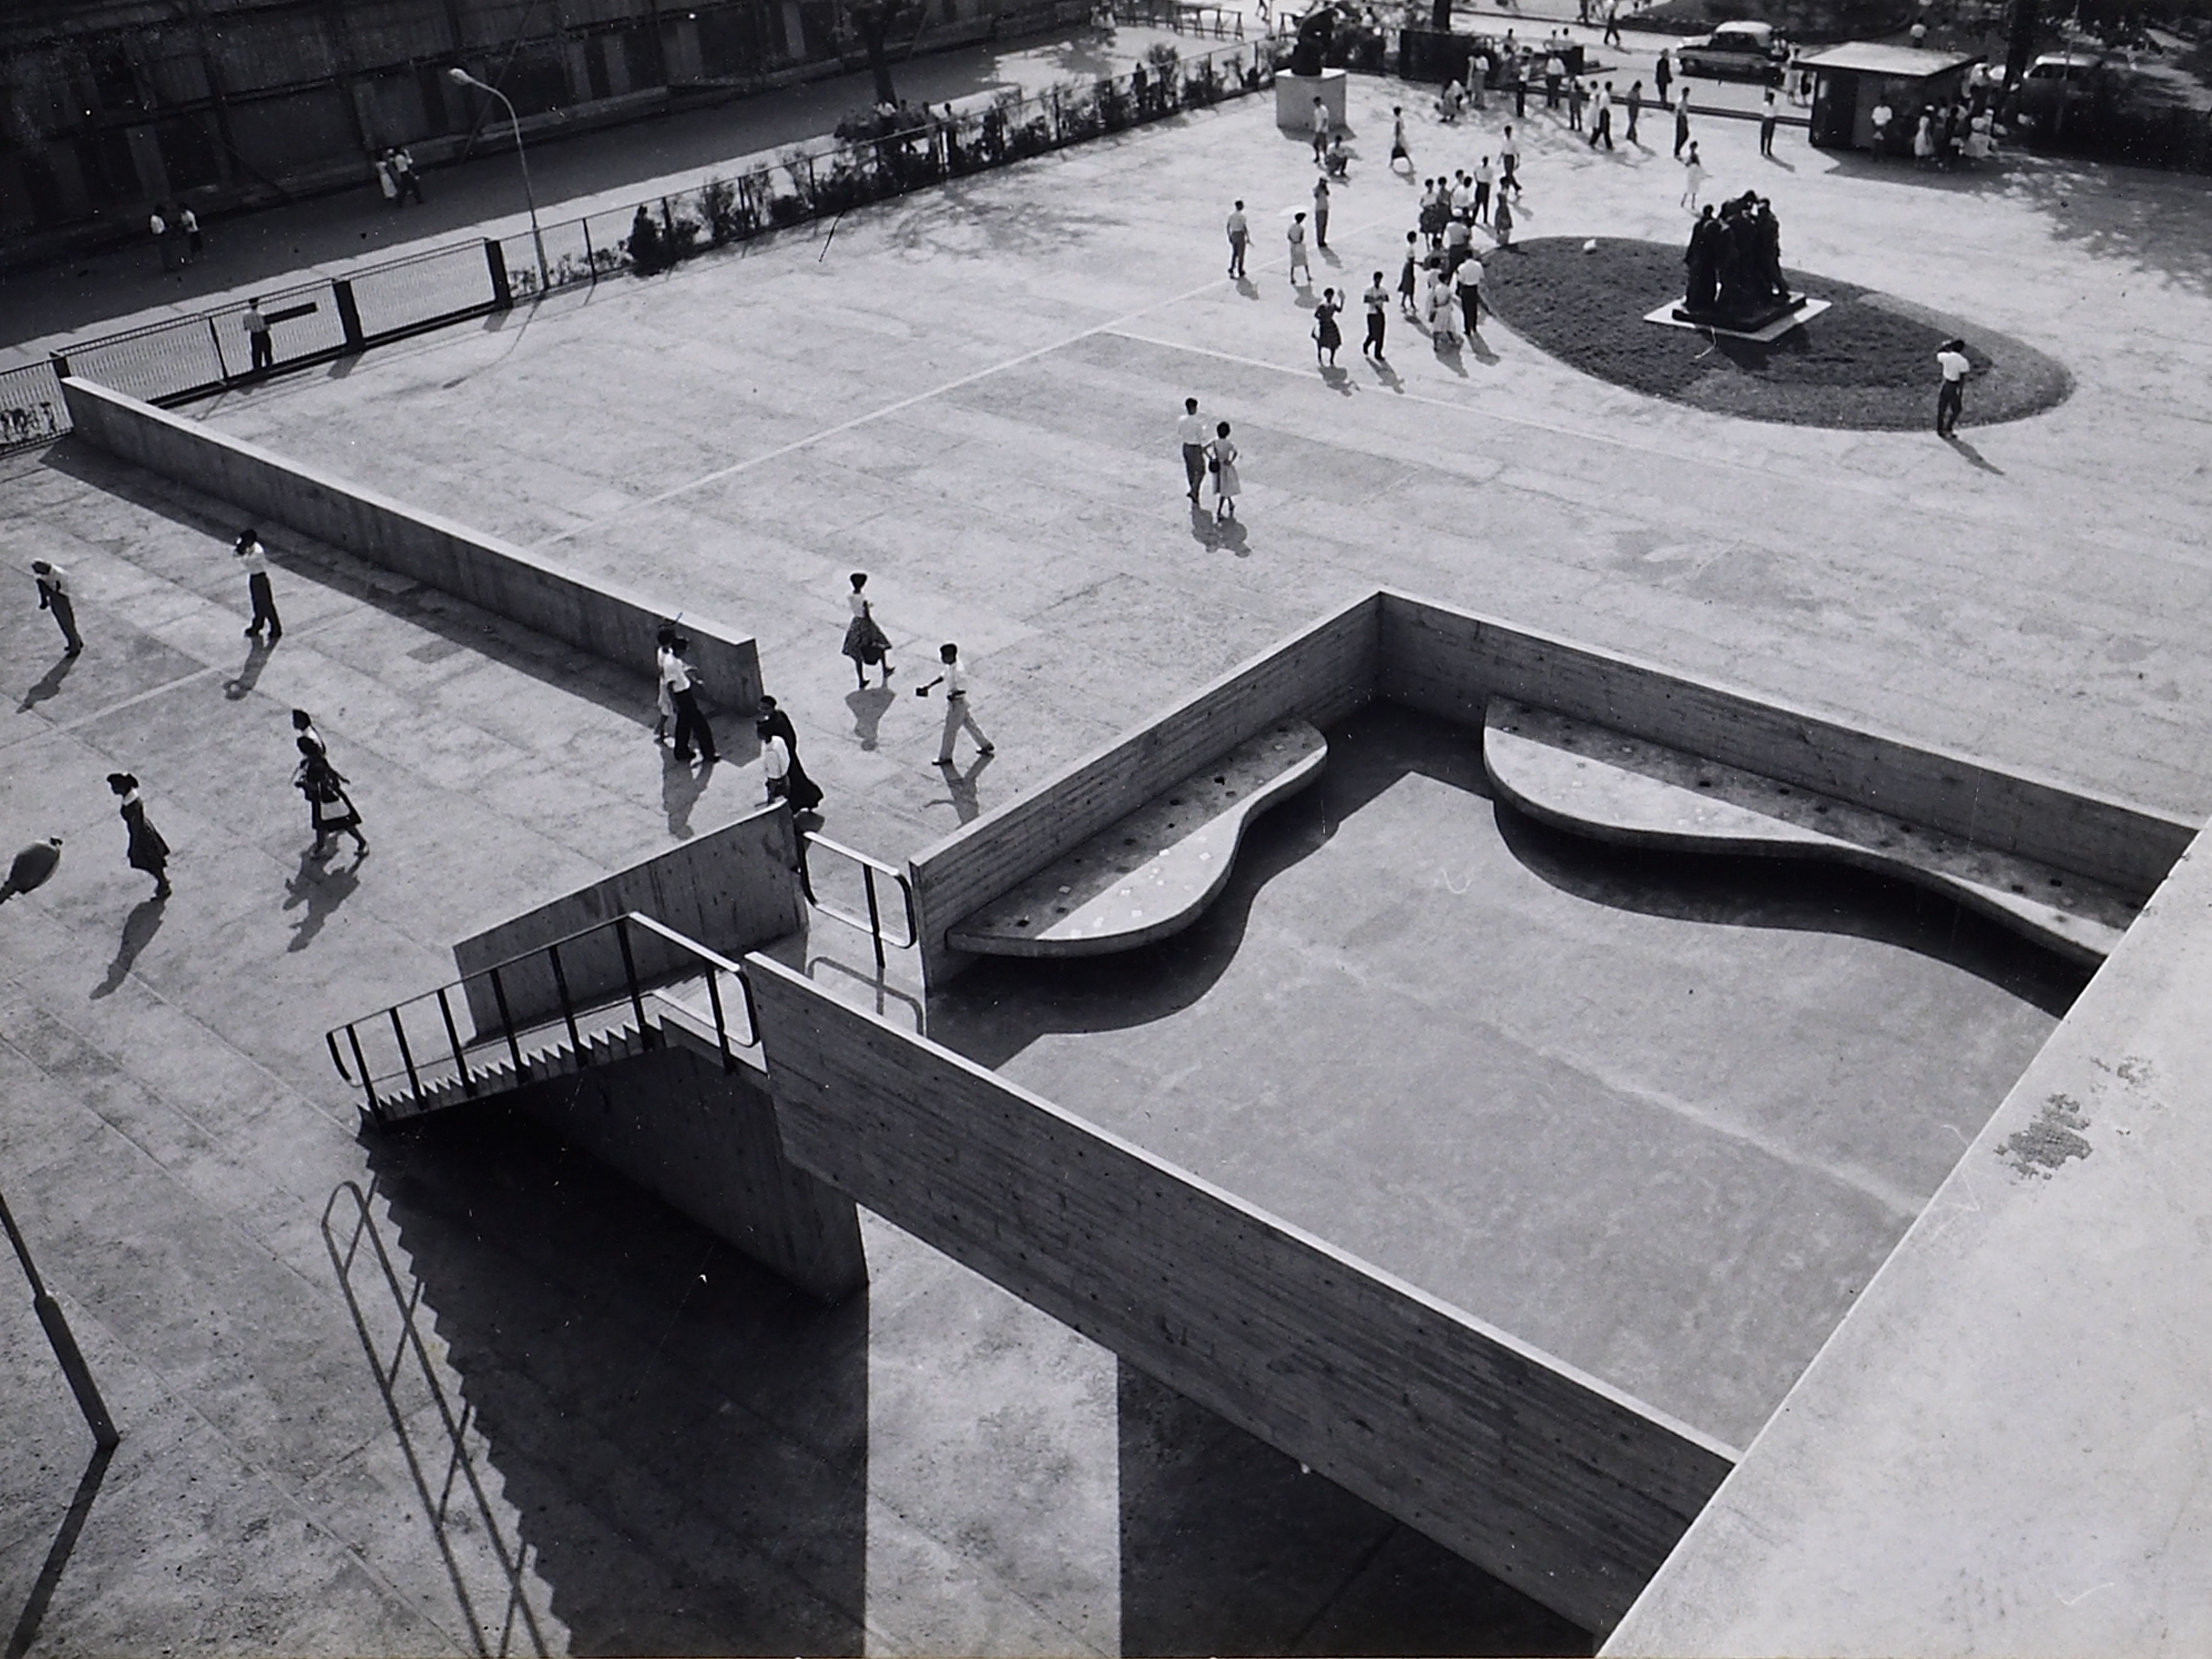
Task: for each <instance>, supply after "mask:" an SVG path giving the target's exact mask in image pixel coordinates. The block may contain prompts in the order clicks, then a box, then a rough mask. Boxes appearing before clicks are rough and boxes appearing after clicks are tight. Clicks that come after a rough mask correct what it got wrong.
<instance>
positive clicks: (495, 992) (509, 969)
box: [323, 849, 843, 1123]
mask: <svg viewBox="0 0 2212 1659" xmlns="http://www.w3.org/2000/svg"><path fill="white" fill-rule="evenodd" d="M840 850H843V849H840ZM640 929H641V930H643V931H644V932H646V933H652V934H653V935H655V936H657V937H658V938H659V939H662V940H664V941H665V943H667V944H668V945H672V946H673V947H675V949H676V950H677V951H678V952H679V953H680V955H681V956H682V957H685V958H688V959H689V960H690V962H691V963H695V964H696V968H697V969H702V970H703V971H704V975H705V978H706V981H707V997H708V1003H709V1004H710V1006H711V1007H712V1010H713V1017H714V1041H715V1045H716V1047H717V1048H719V1049H720V1053H721V1057H722V1069H723V1070H724V1071H734V1070H735V1069H736V1068H737V1063H738V1062H737V1056H736V1054H735V1052H734V1051H735V1049H738V1048H756V1047H757V1046H758V1045H759V1042H760V1026H759V1022H758V1019H757V1014H756V1009H755V1004H754V1001H753V993H752V986H751V983H750V981H748V980H747V979H746V977H745V972H744V968H743V967H742V966H741V965H740V964H739V963H735V962H732V961H731V960H730V958H729V957H725V956H723V955H721V954H720V952H719V951H711V950H708V948H707V947H706V946H705V945H701V944H700V943H698V942H697V941H696V939H687V938H685V937H684V935H683V934H682V933H678V932H677V931H676V930H675V929H674V928H672V927H667V926H665V924H663V923H661V922H659V921H654V920H653V918H652V917H651V916H647V915H640V914H639V913H638V912H636V911H634V910H632V911H625V912H623V914H622V915H617V916H612V917H610V918H609V919H607V920H606V921H599V922H594V923H592V924H591V925H590V926H589V927H580V928H578V929H576V930H575V931H574V932H573V933H567V934H564V935H562V937H561V938H559V939H553V940H550V941H548V942H547V943H546V944H544V945H537V946H534V947H532V949H530V950H528V951H520V952H517V953H516V954H515V955H513V956H511V957H506V958H505V959H503V960H501V961H500V962H496V963H491V964H490V965H489V966H487V967H484V968H479V969H474V970H473V971H471V972H470V973H467V974H464V975H461V976H460V977H459V979H455V980H450V981H447V982H446V983H445V984H443V985H441V986H438V987H435V989H432V990H428V991H425V992H422V993H421V994H418V995H416V996H412V997H408V998H406V999H404V1000H402V1001H399V1002H395V1003H393V1004H392V1005H391V1006H389V1007H386V1008H380V1009H379V1010H377V1011H376V1012H374V1013H372V1014H368V1015H365V1016H363V1017H362V1018H357V1019H352V1020H348V1021H347V1022H345V1023H344V1024H342V1025H336V1026H333V1027H331V1029H330V1030H327V1031H325V1033H324V1034H323V1042H324V1046H325V1048H328V1049H329V1051H330V1056H331V1066H332V1067H333V1068H335V1069H336V1071H337V1074H338V1075H339V1077H341V1078H343V1079H344V1080H345V1081H346V1082H347V1083H348V1084H349V1085H352V1086H355V1087H357V1088H359V1089H360V1090H361V1091H362V1094H363V1096H364V1097H365V1098H366V1101H367V1108H368V1113H369V1115H370V1116H371V1117H372V1118H374V1119H375V1120H376V1121H378V1122H380V1123H382V1122H386V1121H390V1115H389V1113H388V1112H387V1111H386V1106H387V1104H390V1105H397V1104H398V1102H399V1099H400V1098H401V1096H400V1094H399V1087H402V1086H404V1090H405V1091H406V1094H405V1097H407V1098H414V1097H421V1096H422V1094H424V1093H425V1092H426V1090H427V1087H428V1086H430V1085H442V1084H445V1083H446V1082H447V1079H448V1077H450V1078H451V1079H453V1081H454V1082H456V1083H458V1085H459V1088H460V1091H461V1092H462V1094H463V1095H464V1097H468V1098H471V1099H472V1098H474V1097H476V1096H477V1093H478V1091H479V1085H481V1084H482V1083H483V1081H484V1080H485V1079H487V1078H488V1077H489V1075H490V1074H491V1073H493V1072H494V1071H495V1069H496V1068H497V1064H498V1062H496V1061H491V1062H487V1061H486V1060H484V1059H483V1058H482V1057H481V1056H478V1057H477V1059H475V1060H473V1061H472V1060H471V1052H472V1051H474V1050H477V1049H481V1048H485V1047H488V1046H489V1047H496V1046H497V1045H499V1044H501V1043H504V1045H505V1049H506V1058H507V1060H511V1061H512V1063H513V1072H514V1073H515V1074H516V1075H517V1077H518V1078H519V1077H520V1076H521V1075H522V1074H523V1073H525V1072H526V1069H527V1068H526V1062H525V1060H524V1054H523V1048H522V1038H523V1036H525V1035H526V1034H529V1033H532V1032H537V1031H541V1030H548V1029H554V1030H560V1031H562V1033H564V1034H565V1036H566V1039H567V1046H568V1048H569V1050H570V1052H572V1053H573V1054H574V1055H575V1056H576V1059H577V1063H578V1064H579V1066H588V1065H590V1064H591V1063H592V1057H591V1042H592V1038H594V1037H596V1036H599V1035H600V1034H601V1033H600V1030H599V1028H598V1027H597V1026H596V1025H592V1026H590V1027H589V1028H588V1029H587V1026H586V1024H585V1023H580V1019H579V1016H580V1015H583V1016H586V1017H588V1016H589V1015H590V1014H591V1012H592V1010H594V1009H599V1010H601V1011H602V1012H604V1010H605V1009H606V1008H607V1007H610V1006H619V1005H620V1004H621V1003H622V1002H623V1001H624V1000H627V1001H628V1002H629V1012H630V1014H631V1016H632V1017H633V1018H635V1022H636V1029H637V1030H638V1031H639V1032H640V1033H641V1036H643V1039H644V1041H645V1042H647V1045H648V1046H652V1045H655V1044H657V1043H658V1042H659V1029H658V1027H656V1026H655V1025H654V1024H653V1022H652V1021H651V1020H649V1019H648V1018H647V1013H646V1007H645V998H646V993H647V988H648V987H647V981H646V979H645V977H644V976H643V975H641V974H640V973H639V971H638V967H637V957H636V952H635V949H634V948H633V946H632V943H631V936H632V934H633V933H634V932H635V931H637V930H640ZM609 930H612V932H613V933H614V935H615V941H616V944H617V947H618V949H619V950H620V951H621V955H622V989H621V991H620V992H619V993H617V992H614V991H610V992H609V994H607V995H606V996H605V997H603V998H602V997H593V998H590V999H587V1000H583V1001H582V1002H580V1001H579V999H578V998H577V996H576V995H575V994H574V992H573V991H572V990H571V988H570V986H569V983H568V970H567V968H566V967H565V966H564V965H563V963H562V959H561V951H562V947H564V946H567V947H571V949H572V953H573V947H574V946H575V945H577V944H579V943H580V942H581V941H583V940H586V939H592V938H593V937H594V936H598V935H603V934H605V933H607V932H608V931H609ZM540 963H543V965H544V968H545V969H547V970H548V971H549V972H550V975H551V977H552V981H553V988H554V994H555V1000H556V1003H557V1005H558V1012H557V1013H554V1012H548V1013H546V1014H544V1015H541V1016H537V1017H531V1016H525V1017H523V1018H517V1017H516V1015H515V1013H514V1012H513V1005H512V1003H511V1001H510V1000H509V998H508V994H507V978H508V977H509V976H511V975H513V973H514V971H515V970H516V969H520V968H523V967H535V966H538V964H540ZM724 975H728V976H730V977H732V978H734V979H735V980H736V981H737V983H738V991H739V999H740V1001H741V1003H742V1005H743V1012H744V1029H743V1030H742V1032H738V1031H736V1030H732V1025H731V1021H730V1018H729V1012H728V1010H727V1008H726V1004H725V1003H724V1000H723V997H722V987H721V981H722V978H723V976H724ZM479 983H481V984H484V985H487V986H488V987H489V989H490V992H491V997H492V1001H493V1004H494V1005H495V1007H496V1009H497V1011H498V1012H497V1015H496V1018H488V1019H479V1018H472V1021H471V1023H472V1024H473V1026H474V1030H473V1031H472V1032H471V1035H470V1036H466V1037H464V1036H463V1035H462V1032H461V1028H460V1024H459V1020H458V1019H457V1018H456V1017H455V1014H454V1011H453V993H454V992H455V991H459V992H461V993H462V994H463V996H464V999H466V995H467V991H468V987H471V985H474V984H479ZM428 1005H435V1008H436V1013H435V1019H434V1021H432V1020H422V1021H419V1022H418V1024H417V1025H416V1036H417V1037H419V1036H422V1035H423V1033H425V1032H426V1031H427V1032H428V1034H429V1035H430V1036H431V1037H432V1039H433V1041H432V1043H431V1046H429V1047H428V1048H423V1049H422V1052H421V1053H420V1054H418V1053H417V1051H416V1043H415V1042H413V1041H411V1040H410V1036H409V1027H408V1015H409V1013H410V1011H413V1010H416V1009H421V1008H424V1007H426V1006H428ZM386 1027H388V1028H389V1046H390V1047H391V1048H392V1049H394V1050H395V1051H396V1054H397V1061H396V1063H395V1064H393V1065H392V1066H387V1067H386V1068H384V1069H381V1070H380V1069H378V1068H376V1067H374V1066H371V1064H370V1063H369V1060H368V1054H367V1052H366V1051H365V1050H364V1048H363V1047H362V1038H363V1035H364V1033H366V1034H367V1035H368V1037H369V1039H370V1040H371V1042H380V1041H382V1040H383V1039H381V1038H380V1036H379V1035H378V1033H379V1031H380V1029H381V1028H386ZM341 1036H343V1038H344V1040H345V1049H344V1050H343V1051H342V1050H341V1049H340V1048H339V1038H340V1037H341ZM441 1048H442V1050H443V1051H444V1052H443V1054H442V1055H441V1054H438V1053H437V1050H438V1049H441ZM347 1052H350V1054H351V1056H352V1061H353V1063H352V1066H350V1068H349V1066H347V1064H346V1054H347ZM449 1061H450V1072H447V1071H445V1070H443V1069H442V1068H445V1067H446V1066H447V1065H448V1062H449ZM401 1079H404V1085H401V1083H400V1080H401ZM426 1079H428V1082H427V1084H426ZM380 1085H382V1086H383V1092H382V1093H380V1092H379V1090H380ZM395 1085H398V1086H395Z"/></svg>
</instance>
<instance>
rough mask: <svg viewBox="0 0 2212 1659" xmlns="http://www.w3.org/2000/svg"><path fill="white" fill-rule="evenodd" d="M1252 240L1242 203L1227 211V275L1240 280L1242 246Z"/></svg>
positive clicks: (1242, 270)
mask: <svg viewBox="0 0 2212 1659" xmlns="http://www.w3.org/2000/svg"><path fill="white" fill-rule="evenodd" d="M1250 240H1252V227H1251V226H1250V225H1249V223H1247V222H1246V221H1245V218H1244V204H1243V203H1242V202H1239V203H1237V205H1236V206H1235V207H1233V208H1231V209H1230V210H1229V274H1230V275H1231V276H1236V277H1239V278H1241V277H1242V276H1243V275H1244V245H1245V244H1246V243H1247V242H1249V241H1250Z"/></svg>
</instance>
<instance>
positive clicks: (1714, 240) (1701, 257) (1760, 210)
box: [1682, 190, 1790, 321]
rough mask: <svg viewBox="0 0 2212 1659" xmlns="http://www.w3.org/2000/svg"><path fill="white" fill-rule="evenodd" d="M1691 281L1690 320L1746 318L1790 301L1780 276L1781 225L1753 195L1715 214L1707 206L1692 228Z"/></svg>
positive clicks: (1686, 299)
mask: <svg viewBox="0 0 2212 1659" xmlns="http://www.w3.org/2000/svg"><path fill="white" fill-rule="evenodd" d="M1682 263H1683V264H1684V265H1686V267H1687V268H1688V271H1689V278H1688V281H1687V282H1686V283H1685V284H1684V287H1683V301H1682V309H1683V312H1684V313H1686V315H1687V316H1688V318H1689V319H1691V320H1692V321H1696V320H1700V319H1715V320H1721V319H1736V318H1747V317H1751V316H1753V315H1755V314H1758V313H1762V312H1765V311H1766V310H1767V309H1769V308H1770V307H1771V306H1772V305H1774V304H1775V303H1776V302H1778V301H1786V300H1788V299H1789V298H1790V285H1789V283H1786V282H1785V281H1784V280H1783V275H1782V223H1781V221H1779V220H1778V219H1777V218H1776V217H1775V216H1774V206H1773V204H1771V202H1769V201H1768V200H1767V199H1766V198H1765V197H1763V196H1760V195H1759V194H1758V193H1757V192H1756V191H1748V190H1747V191H1744V193H1743V194H1742V195H1741V196H1736V197H1730V198H1729V199H1728V200H1727V201H1725V202H1723V203H1722V204H1720V205H1719V207H1718V208H1717V209H1716V208H1715V207H1714V206H1713V205H1712V204H1711V203H1708V204H1706V205H1705V210H1704V211H1703V212H1702V213H1700V214H1699V216H1698V219H1697V222H1696V223H1694V224H1692V226H1691V227H1690V245H1689V246H1688V248H1687V249H1686V250H1685V251H1684V252H1683V255H1682Z"/></svg>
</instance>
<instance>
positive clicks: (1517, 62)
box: [1511, 54, 1528, 121]
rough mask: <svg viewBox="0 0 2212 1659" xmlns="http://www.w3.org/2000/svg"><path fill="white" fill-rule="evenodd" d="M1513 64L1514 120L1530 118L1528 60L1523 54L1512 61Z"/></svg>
mask: <svg viewBox="0 0 2212 1659" xmlns="http://www.w3.org/2000/svg"><path fill="white" fill-rule="evenodd" d="M1511 62H1512V64H1513V118H1514V119H1515V120H1516V121H1525V120H1527V119H1528V57H1527V56H1526V54H1521V55H1517V56H1516V57H1514V58H1512V59H1511Z"/></svg>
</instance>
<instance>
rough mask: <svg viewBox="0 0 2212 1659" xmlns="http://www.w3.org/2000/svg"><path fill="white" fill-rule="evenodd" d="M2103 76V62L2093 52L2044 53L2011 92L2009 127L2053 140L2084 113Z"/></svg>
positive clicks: (2088, 107) (2102, 81) (2094, 96)
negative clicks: (2011, 104)
mask: <svg viewBox="0 0 2212 1659" xmlns="http://www.w3.org/2000/svg"><path fill="white" fill-rule="evenodd" d="M2105 74H2106V70H2105V60H2104V59H2103V58H2100V57H2098V56H2096V55H2095V54H2094V53H2093V52H2045V53H2044V54H2043V56H2042V57H2040V58H2037V59H2036V60H2035V61H2034V62H2033V64H2029V65H2028V66H2027V74H2026V75H2025V76H2022V77H2021V82H2020V85H2019V87H2018V88H2015V92H2014V94H2013V108H2012V117H2011V125H2013V126H2014V127H2015V128H2017V129H2018V130H2019V131H2021V133H2022V134H2023V135H2025V136H2027V137H2039V138H2050V137H2056V136H2057V134H2058V133H2060V132H2063V131H2065V129H2066V128H2067V127H2068V126H2069V125H2070V124H2072V123H2073V122H2074V121H2075V120H2077V119H2078V118H2081V116H2084V115H2086V114H2087V113H2088V112H2089V109H2090V106H2092V105H2093V104H2094V103H2095V102H2096V100H2097V94H2098V91H2099V89H2100V88H2101V87H2102V86H2103V84H2104V79H2105Z"/></svg>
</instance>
